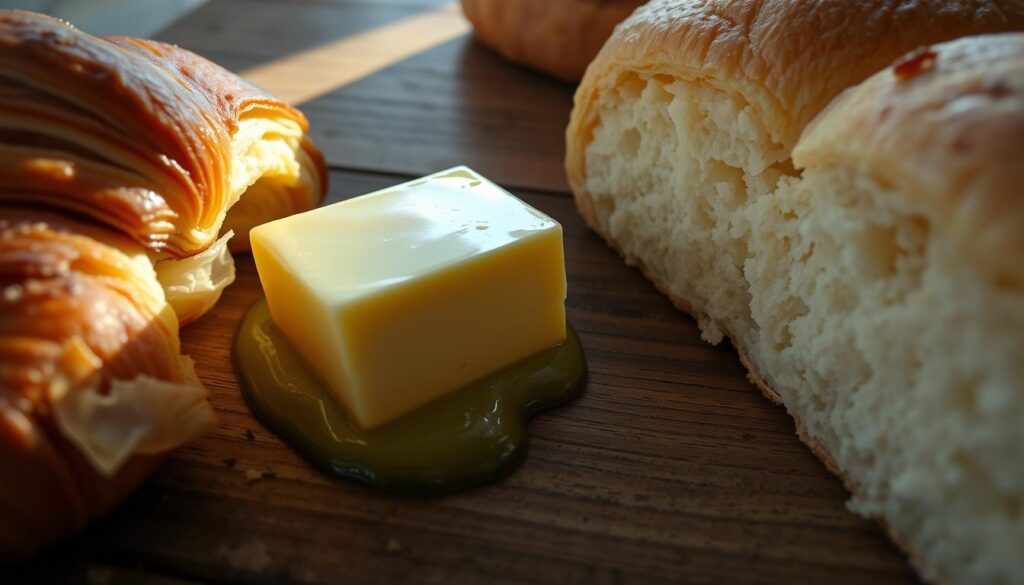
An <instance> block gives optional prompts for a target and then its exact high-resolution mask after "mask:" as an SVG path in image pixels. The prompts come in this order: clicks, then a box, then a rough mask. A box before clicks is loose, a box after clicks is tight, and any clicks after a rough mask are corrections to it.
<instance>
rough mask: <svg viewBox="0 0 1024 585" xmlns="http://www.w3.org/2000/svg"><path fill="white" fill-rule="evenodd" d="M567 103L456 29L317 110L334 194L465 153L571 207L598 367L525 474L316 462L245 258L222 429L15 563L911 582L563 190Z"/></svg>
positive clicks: (283, 9) (73, 574)
mask: <svg viewBox="0 0 1024 585" xmlns="http://www.w3.org/2000/svg"><path fill="white" fill-rule="evenodd" d="M436 4H437V3H435V2H428V1H426V0H415V1H402V0H389V1H388V2H384V3H379V2H370V1H368V0H362V1H344V0H303V1H301V2H294V3H285V2H270V1H267V0H214V1H213V2H211V3H210V4H208V5H207V6H206V7H204V8H203V9H202V10H200V11H199V12H197V13H196V14H194V15H192V16H191V17H189V18H187V19H186V20H184V21H182V22H181V23H179V24H178V25H176V26H175V27H173V28H172V29H171V30H169V31H168V32H167V33H166V34H165V35H164V38H165V39H167V40H172V41H176V42H179V43H180V44H182V45H184V46H186V47H189V48H191V49H193V50H197V51H199V52H201V53H205V54H207V55H209V56H211V57H213V58H215V59H218V60H220V61H222V62H225V63H227V64H229V65H230V66H232V67H235V68H245V67H251V66H253V65H255V64H258V63H260V62H266V61H268V60H272V59H274V58H275V57H277V56H283V55H287V54H290V53H293V52H295V51H300V50H305V49H308V48H310V47H311V46H313V45H314V44H315V43H318V42H324V41H326V40H329V39H336V38H338V36H340V35H345V34H355V33H357V32H358V31H362V30H366V29H367V28H368V27H374V26H380V25H382V24H386V23H387V22H394V21H395V20H396V19H400V18H402V17H403V16H407V15H410V14H416V13H417V12H418V11H421V10H423V9H425V8H429V7H430V6H434V5H436ZM427 5H429V6H427ZM253 7H257V8H256V9H254V8H253ZM570 98H571V88H569V87H567V86H565V85H562V84H560V83H557V82H552V81H549V80H546V79H544V78H541V77H539V76H536V75H534V74H532V73H529V72H525V71H523V70H521V69H518V68H514V67H512V66H509V65H506V64H505V63H504V62H502V61H501V60H499V59H497V58H496V57H494V56H492V55H490V54H489V53H486V52H485V51H484V50H483V49H481V48H479V47H477V46H476V45H475V44H473V43H472V42H471V41H469V40H468V39H459V40H457V41H454V42H452V43H448V44H446V45H444V46H441V47H439V48H437V49H434V50H431V51H428V52H427V53H424V54H421V55H418V56H416V57H413V58H411V59H409V60H407V61H405V62H402V63H399V64H396V65H394V66H392V67H390V68H388V69H386V70H383V71H380V72H378V73H376V74H374V75H373V76H371V77H369V78H366V79H364V80H362V81H359V82H356V83H354V84H352V85H350V86H347V87H344V88H341V89H339V90H337V91H334V92H331V93H330V94H328V95H325V96H323V97H322V98H319V99H317V100H315V101H314V102H311V103H309V104H306V105H305V106H304V108H305V110H306V111H307V113H308V114H309V115H310V117H311V118H312V120H313V124H314V128H315V132H316V134H317V139H318V140H319V141H320V143H321V144H322V145H323V146H324V147H325V148H326V150H327V156H328V159H329V160H330V162H331V165H332V167H333V169H334V170H333V171H332V172H331V194H330V200H331V201H337V200H341V199H345V198H348V197H351V196H355V195H358V194H361V193H365V192H368V191H372V190H375V189H378V188H382V187H385V186H388V185H392V184H395V183H398V182H401V181H404V180H407V179H408V178H410V177H411V176H415V175H420V174H424V173H426V172H430V171H435V170H439V169H440V168H443V167H445V166H447V165H450V164H456V163H466V162H468V163H469V164H471V165H472V166H475V167H476V168H477V170H479V171H481V172H483V173H485V174H489V175H491V176H492V177H493V178H494V179H496V180H498V181H500V182H502V183H503V184H505V185H506V186H509V187H511V188H512V190H513V192H515V193H516V194H518V195H520V196H521V197H523V198H524V199H525V200H526V201H527V202H529V203H531V204H533V205H535V206H536V207H538V208H539V209H541V210H543V211H545V212H547V213H549V214H550V215H552V216H553V217H554V218H555V219H557V220H558V221H560V222H561V223H562V224H563V226H564V228H565V250H566V263H567V264H566V265H567V270H568V279H569V298H568V302H567V303H568V313H569V318H570V320H571V321H572V323H573V324H574V326H575V327H576V328H577V330H578V331H579V333H580V336H581V340H582V343H583V346H584V348H585V352H586V355H587V359H588V362H589V368H590V376H589V384H588V387H587V389H586V391H585V393H584V394H583V396H582V397H581V398H579V399H578V400H576V401H575V402H573V403H571V404H569V405H567V406H565V407H562V408H560V409H557V410H555V411H552V412H550V413H547V414H544V415H541V416H539V417H538V418H536V419H534V421H533V422H532V423H531V425H530V436H531V439H530V448H529V454H528V456H527V458H526V460H525V462H524V463H523V465H522V466H521V467H520V468H519V469H517V470H516V471H515V472H513V473H512V474H510V475H509V476H507V477H505V478H503V479H502V480H500V481H498V482H496V483H494V484H491V485H487V486H483V487H480V488H476V489H473V490H470V491H466V492H462V493H458V494H454V495H451V496H446V497H439V498H418V497H406V496H395V495H388V494H382V493H377V492H373V491H370V490H368V489H365V488H361V487H358V486H354V485H351V484H348V483H345V482H342V481H337V480H333V479H330V478H327V477H325V476H323V475H321V474H319V473H317V472H316V471H314V470H313V469H312V468H311V467H309V466H308V465H307V464H306V463H305V462H304V461H302V460H301V459H300V458H299V457H298V456H296V454H295V453H294V452H292V451H291V450H290V449H289V448H288V447H287V445H285V444H283V443H282V442H281V441H280V440H278V439H277V438H276V437H275V436H274V435H273V434H272V433H270V432H269V431H267V430H266V429H265V428H264V427H263V426H262V425H261V424H260V423H259V422H258V421H256V420H254V419H253V417H252V415H251V414H250V412H249V410H248V409H247V408H246V406H245V405H244V403H243V401H242V399H241V396H240V394H239V390H238V387H237V382H236V378H235V374H234V372H233V369H232V366H231V355H230V349H229V348H230V344H231V339H232V335H233V334H234V331H235V328H236V327H237V324H238V322H239V319H240V317H241V315H242V314H243V312H244V311H245V309H246V308H247V307H248V306H249V304H250V303H252V302H253V300H255V299H256V298H257V297H258V295H259V294H260V287H259V281H258V279H257V277H256V274H255V270H254V268H253V264H252V261H251V259H250V258H248V257H239V258H238V281H237V282H236V283H235V284H234V285H232V286H231V287H230V288H229V289H228V290H227V292H226V293H225V295H224V298H223V299H222V301H221V302H220V304H219V305H218V306H217V307H216V308H215V309H214V310H213V311H212V312H211V313H210V314H208V315H207V316H205V317H204V318H203V319H201V320H200V321H199V322H197V323H195V324H194V325H192V326H191V327H189V328H188V329H187V330H186V331H184V332H183V349H184V350H185V352H187V353H188V354H190V355H191V356H192V357H193V358H195V359H196V361H197V366H198V371H199V374H200V376H201V377H202V379H203V381H204V382H205V383H206V384H207V386H208V387H209V388H210V390H211V394H212V396H211V400H212V402H213V404H214V406H215V408H216V410H217V413H218V416H219V418H220V424H219V425H218V427H217V428H216V430H215V431H214V432H212V433H210V434H209V435H207V436H205V437H203V438H201V439H199V440H197V441H195V442H194V443H192V444H190V445H188V446H186V447H184V448H182V449H180V450H178V451H177V452H175V453H174V454H173V455H172V456H171V458H170V459H169V461H168V462H167V464H166V465H165V466H164V467H163V468H162V469H161V470H160V471H159V472H158V474H157V475H156V476H155V477H154V478H153V479H152V481H150V482H149V483H148V484H147V485H146V486H145V487H144V488H143V489H142V490H141V491H140V492H139V493H137V494H136V495H135V496H133V497H132V498H130V499H129V500H128V501H127V502H125V503H124V505H122V506H121V507H120V508H119V509H118V510H116V511H115V512H114V513H113V514H111V515H110V516H109V517H107V518H105V519H103V520H102V521H100V522H97V523H96V524H94V525H92V526H91V527H89V528H88V529H86V530H85V531H84V532H83V533H82V534H81V535H79V536H77V537H75V538H73V539H70V540H68V541H66V542H64V543H61V544H60V545H58V546H55V547H53V548H51V549H50V550H48V551H46V552H45V553H44V554H43V555H42V556H41V557H40V558H38V559H36V561H35V562H33V563H30V564H24V565H20V566H16V567H12V568H10V569H7V570H5V572H3V573H0V582H13V583H69V582H72V583H73V582H85V583H97V584H107V583H115V584H116V583H156V584H172V583H193V582H200V583H209V582H213V583H235V582H262V583H392V582H399V583H405V582H410V581H412V582H418V583H419V582H422V583H558V584H564V583H598V584H601V583H660V582H665V583H668V582H687V583H713V582H723V581H724V582H729V583H739V582H744V583H781V582H787V583H788V582H823V581H828V582H830V583H879V582H903V581H909V580H913V579H914V576H913V574H912V572H911V571H910V569H909V567H908V566H907V565H906V563H905V561H904V559H903V557H902V556H901V555H900V553H899V552H898V551H897V550H896V549H895V548H894V547H893V546H892V545H891V544H890V543H889V542H888V541H887V540H886V538H885V537H884V536H883V535H882V533H881V531H880V530H879V529H878V528H877V527H876V526H875V525H874V524H872V523H870V522H867V521H865V520H863V519H860V518H858V517H856V516H854V515H852V514H850V513H849V512H847V511H846V509H845V507H844V502H845V500H846V498H847V497H848V495H847V494H846V492H845V491H844V490H843V488H842V486H841V485H840V483H839V482H838V480H836V479H835V478H834V477H833V476H832V475H830V474H829V473H828V472H827V471H826V470H825V468H824V467H823V466H822V465H821V464H820V463H819V462H818V461H817V460H816V459H815V458H814V457H813V456H812V455H811V454H810V453H809V451H808V450H807V449H806V448H805V447H804V446H803V445H802V444H801V443H800V442H799V441H798V440H797V438H796V435H795V433H794V429H793V424H792V421H791V420H790V419H789V417H788V416H787V415H786V413H785V411H784V410H783V409H781V408H778V407H776V406H774V405H772V404H771V403H770V402H768V401H767V400H765V399H764V398H762V397H761V396H760V394H759V393H758V392H757V390H755V389H754V388H753V387H752V386H751V385H750V383H749V382H748V381H747V380H746V377H745V373H744V370H743V368H742V367H741V366H740V364H739V362H738V360H737V358H736V355H735V353H734V351H733V350H732V349H731V348H729V347H728V346H719V347H713V346H710V345H707V344H705V343H704V342H703V341H701V339H700V336H699V332H698V330H697V327H696V324H695V323H694V322H693V321H692V320H691V319H689V318H688V317H686V316H685V315H682V314H680V313H679V312H678V311H676V310H675V309H674V308H673V307H672V306H671V304H670V303H669V302H668V301H667V300H666V299H664V298H663V297H662V296H661V295H659V294H658V293H657V292H656V291H655V290H654V288H653V287H652V286H651V285H650V284H649V283H648V282H647V281H646V280H644V279H643V277H642V276H641V275H640V274H639V273H638V272H637V271H635V270H633V269H631V268H628V267H626V266H625V265H624V264H623V263H622V261H621V260H620V259H619V258H618V257H617V256H616V254H615V253H613V252H612V251H610V250H609V249H608V248H606V247H605V246H604V245H603V243H602V242H601V241H600V240H599V239H598V238H597V237H595V236H594V235H593V234H591V233H590V232H589V231H587V229H586V228H585V227H584V225H583V223H582V221H581V220H580V218H579V217H578V216H577V214H576V212H575V209H574V207H573V203H572V200H571V198H570V197H568V196H567V194H566V193H564V192H563V188H562V185H563V184H564V183H563V182H564V178H563V177H562V174H561V156H562V150H561V149H562V147H561V132H562V128H563V127H564V125H565V122H566V118H567V114H568V111H569V108H570V105H571V104H570ZM531 188H532V190H531ZM538 189H539V190H538ZM253 477H257V478H259V479H258V480H257V481H253V480H252V478H253ZM245 557H248V558H245Z"/></svg>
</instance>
